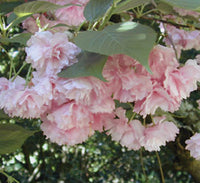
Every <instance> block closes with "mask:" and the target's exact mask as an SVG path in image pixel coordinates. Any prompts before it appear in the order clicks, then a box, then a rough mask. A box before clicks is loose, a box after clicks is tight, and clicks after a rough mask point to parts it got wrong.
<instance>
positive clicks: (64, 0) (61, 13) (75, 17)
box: [46, 0, 89, 26]
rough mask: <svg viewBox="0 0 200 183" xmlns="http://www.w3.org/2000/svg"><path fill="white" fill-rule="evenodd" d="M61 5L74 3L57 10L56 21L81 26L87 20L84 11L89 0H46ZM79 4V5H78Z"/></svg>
mask: <svg viewBox="0 0 200 183" xmlns="http://www.w3.org/2000/svg"><path fill="white" fill-rule="evenodd" d="M46 1H49V2H52V3H56V4H59V5H66V4H74V5H71V6H67V7H63V8H60V9H58V10H56V11H55V14H54V16H55V22H59V23H64V24H67V25H69V26H79V25H80V24H81V23H83V22H84V21H85V17H84V15H83V11H84V8H85V5H86V4H87V2H88V1H89V0H46ZM76 5H79V6H76Z"/></svg>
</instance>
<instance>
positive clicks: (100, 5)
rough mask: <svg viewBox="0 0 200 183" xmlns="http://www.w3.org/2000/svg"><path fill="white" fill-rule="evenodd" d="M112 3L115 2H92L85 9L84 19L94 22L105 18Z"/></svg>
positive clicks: (109, 0)
mask: <svg viewBox="0 0 200 183" xmlns="http://www.w3.org/2000/svg"><path fill="white" fill-rule="evenodd" d="M112 3H113V0H90V1H89V2H88V3H87V5H86V7H85V9H84V17H85V18H86V20H88V21H90V22H93V21H95V20H97V19H98V18H100V17H101V16H103V15H104V14H105V13H106V11H107V10H108V9H109V8H110V6H111V5H112Z"/></svg>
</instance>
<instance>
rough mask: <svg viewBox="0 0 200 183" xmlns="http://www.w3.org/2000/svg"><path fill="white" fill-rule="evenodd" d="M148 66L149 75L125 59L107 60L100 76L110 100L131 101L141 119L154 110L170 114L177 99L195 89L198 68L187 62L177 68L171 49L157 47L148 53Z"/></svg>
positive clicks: (199, 70) (177, 106)
mask: <svg viewBox="0 0 200 183" xmlns="http://www.w3.org/2000/svg"><path fill="white" fill-rule="evenodd" d="M149 65H150V68H151V71H152V74H150V73H148V72H147V71H146V70H145V68H144V67H143V66H142V65H141V64H139V63H138V62H137V61H136V60H134V59H132V58H130V57H128V56H125V55H114V56H111V57H109V58H108V61H107V63H106V65H105V67H104V70H103V75H104V77H105V78H106V80H108V81H109V83H108V86H109V87H110V90H112V92H113V97H114V99H117V100H119V101H121V102H133V101H134V102H135V106H134V111H135V112H137V113H140V114H141V115H143V116H144V117H145V116H146V115H148V114H154V113H155V111H156V109H157V108H161V109H162V110H164V111H170V112H174V111H175V110H177V109H178V108H179V107H180V104H181V100H182V99H186V98H187V97H189V95H190V92H191V91H194V90H196V89H197V84H196V82H197V81H200V66H199V65H197V61H196V60H188V61H187V62H186V64H185V66H183V67H180V65H179V63H178V61H177V59H176V56H175V53H174V50H173V49H172V48H167V47H164V46H161V45H157V46H155V47H154V49H153V50H152V51H151V53H150V56H149ZM192 73H193V74H192ZM144 83H145V85H144Z"/></svg>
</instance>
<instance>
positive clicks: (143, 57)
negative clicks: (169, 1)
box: [75, 22, 156, 71]
mask: <svg viewBox="0 0 200 183" xmlns="http://www.w3.org/2000/svg"><path fill="white" fill-rule="evenodd" d="M155 40H156V33H155V32H154V31H153V30H152V29H151V28H150V27H148V26H145V25H141V24H139V23H135V22H124V23H119V24H114V25H110V26H107V27H106V28H105V29H104V30H103V31H85V32H81V33H79V34H78V35H77V37H76V38H75V43H76V45H77V46H79V47H80V48H81V49H83V50H86V51H90V52H95V53H99V54H103V55H113V54H125V55H128V56H130V57H132V58H134V59H136V60H138V61H139V62H140V63H141V64H142V65H143V66H145V68H146V69H147V70H148V71H150V68H149V64H148V57H149V53H150V51H151V49H152V47H153V46H154V42H155Z"/></svg>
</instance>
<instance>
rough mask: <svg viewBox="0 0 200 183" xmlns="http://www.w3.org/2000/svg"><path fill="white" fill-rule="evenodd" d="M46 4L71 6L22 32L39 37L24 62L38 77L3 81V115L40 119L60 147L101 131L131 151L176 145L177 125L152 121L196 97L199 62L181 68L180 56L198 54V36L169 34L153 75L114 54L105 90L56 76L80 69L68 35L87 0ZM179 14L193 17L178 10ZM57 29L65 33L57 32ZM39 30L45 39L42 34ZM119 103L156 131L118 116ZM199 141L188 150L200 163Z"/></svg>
mask: <svg viewBox="0 0 200 183" xmlns="http://www.w3.org/2000/svg"><path fill="white" fill-rule="evenodd" d="M46 1H49V2H52V3H56V4H59V5H67V4H70V5H69V6H64V7H63V8H60V9H58V10H55V11H53V12H47V13H43V14H35V15H33V16H32V17H29V18H28V19H26V20H25V21H24V22H23V27H24V28H25V29H26V30H27V31H29V32H32V33H34V35H32V37H31V38H30V40H28V42H27V47H26V48H25V51H26V54H27V57H26V62H27V63H29V64H31V67H32V70H33V72H32V73H31V75H28V77H27V79H24V78H21V77H20V76H14V77H13V78H10V79H9V80H8V79H6V78H0V108H1V109H4V111H5V112H6V113H7V114H9V115H10V116H11V117H14V116H18V117H21V118H40V119H41V120H42V124H41V129H42V130H43V132H44V134H45V135H46V136H47V138H49V139H50V140H51V141H52V142H56V143H58V144H59V145H62V144H68V145H74V144H77V143H81V142H83V141H85V140H87V138H88V137H89V136H91V135H93V134H94V132H95V131H96V130H97V131H100V132H102V131H103V130H107V134H108V135H111V137H112V139H113V140H115V141H118V142H119V143H120V144H121V145H123V146H126V147H127V148H128V149H133V150H138V149H140V148H141V147H144V148H145V149H146V150H148V151H159V150H160V147H161V146H164V145H166V143H167V142H169V141H174V140H175V137H176V135H177V134H178V133H179V129H178V128H177V127H176V126H175V124H174V123H173V122H169V121H167V120H166V119H165V117H158V116H157V117H156V116H155V114H156V110H157V109H158V108H160V109H162V110H163V111H169V112H174V111H176V110H177V109H178V108H179V107H180V104H181V101H182V100H183V99H186V98H187V97H189V95H190V93H191V92H192V91H194V90H196V89H197V81H200V66H199V65H198V63H199V60H200V59H199V57H198V56H197V58H196V59H193V60H192V59H190V60H187V62H186V63H185V65H184V66H182V65H180V64H179V62H178V60H177V59H178V58H177V56H180V53H181V50H186V49H191V48H195V49H198V50H199V48H200V47H199V45H200V42H199V40H198V39H196V38H197V37H199V31H190V32H186V31H185V30H180V29H177V28H175V27H173V26H169V25H167V26H165V29H166V30H167V32H168V37H167V38H165V39H164V41H165V43H166V45H167V46H168V47H166V46H162V45H156V46H155V47H154V48H153V49H152V51H151V53H150V55H149V60H148V62H149V66H150V69H151V71H152V73H149V72H148V71H147V70H146V69H145V68H144V66H142V65H141V64H140V63H139V62H138V61H137V60H135V59H133V58H131V57H129V56H127V55H123V54H116V55H112V56H109V57H108V60H107V62H106V64H105V66H104V68H103V72H102V74H103V77H104V78H105V79H106V80H107V82H103V81H101V80H99V79H98V78H95V77H93V76H88V77H79V78H61V77H58V76H57V74H58V73H59V72H60V71H61V70H62V69H65V68H67V67H70V66H72V65H73V64H76V63H77V62H78V59H77V55H78V54H79V53H80V52H81V50H80V48H78V47H77V46H76V45H75V44H74V43H72V42H70V41H69V38H68V36H67V34H66V32H65V33H64V31H65V30H68V28H69V27H72V26H74V27H77V26H79V25H80V24H81V23H83V22H84V20H85V18H84V16H83V10H84V7H85V6H86V4H87V3H88V1H89V0H46ZM77 5H79V6H77ZM176 11H178V12H179V13H180V14H182V15H183V14H184V15H188V14H189V15H191V12H187V11H185V12H184V11H181V10H180V9H176ZM194 16H199V15H197V14H195V15H194ZM172 18H173V17H172ZM36 19H38V20H39V22H40V26H38V25H37V24H36V21H35V20H36ZM58 24H66V25H67V26H65V27H56V26H55V25H58ZM54 26H55V27H54ZM41 27H42V28H43V27H45V28H47V30H48V31H42V29H40V28H41ZM172 46H173V48H172ZM176 52H177V53H178V55H177V53H176ZM11 99H12V100H11ZM114 100H118V101H120V102H121V103H127V102H129V103H131V105H133V111H131V112H132V113H137V114H139V115H141V116H140V117H143V118H146V116H147V115H153V116H154V117H152V121H151V123H150V124H145V123H144V122H143V123H144V124H142V123H141V121H139V120H138V119H135V118H133V119H132V118H131V119H128V118H127V117H126V111H125V110H124V109H123V108H121V107H118V108H115V102H114ZM196 139H197V138H196V136H195V137H192V138H191V140H188V141H186V143H187V144H188V145H187V147H186V149H188V150H190V151H191V154H192V156H193V157H195V158H199V154H198V153H197V148H198V143H197V140H196Z"/></svg>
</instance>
